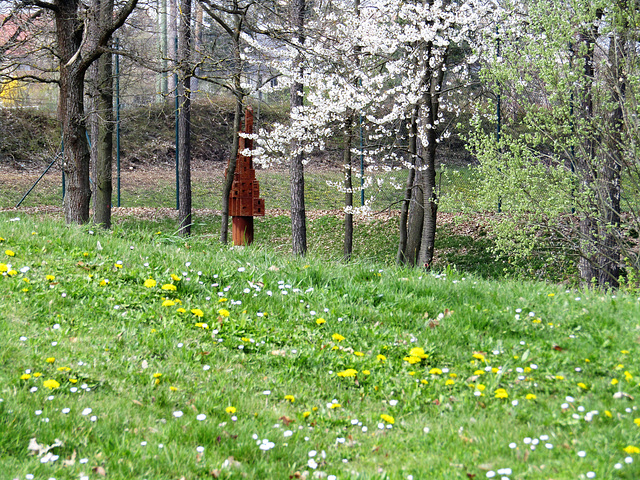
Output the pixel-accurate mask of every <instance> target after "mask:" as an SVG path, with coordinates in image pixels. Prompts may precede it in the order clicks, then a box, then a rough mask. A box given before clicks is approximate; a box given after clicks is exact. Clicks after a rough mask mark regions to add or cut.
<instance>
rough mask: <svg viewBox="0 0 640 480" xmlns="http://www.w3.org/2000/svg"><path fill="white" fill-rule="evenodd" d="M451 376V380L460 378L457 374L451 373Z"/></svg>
mask: <svg viewBox="0 0 640 480" xmlns="http://www.w3.org/2000/svg"><path fill="white" fill-rule="evenodd" d="M449 376H450V377H451V378H458V374H457V373H450V374H449Z"/></svg>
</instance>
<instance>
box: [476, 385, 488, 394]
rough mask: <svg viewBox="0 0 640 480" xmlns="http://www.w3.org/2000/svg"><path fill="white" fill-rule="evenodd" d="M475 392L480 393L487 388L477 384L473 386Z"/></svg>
mask: <svg viewBox="0 0 640 480" xmlns="http://www.w3.org/2000/svg"><path fill="white" fill-rule="evenodd" d="M475 388H476V390H480V391H481V392H484V391H485V389H486V388H487V387H486V386H485V385H483V384H481V383H479V384H477V385H476V386H475Z"/></svg>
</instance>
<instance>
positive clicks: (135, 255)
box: [0, 215, 640, 479]
mask: <svg viewBox="0 0 640 480" xmlns="http://www.w3.org/2000/svg"><path fill="white" fill-rule="evenodd" d="M8 218H9V217H7V216H6V215H3V216H2V217H0V236H2V237H4V240H3V241H2V244H1V245H0V246H1V251H2V252H4V251H5V250H7V249H10V250H13V251H14V252H15V254H16V255H15V257H9V256H6V255H5V254H4V253H0V255H2V256H3V257H4V258H3V259H2V260H1V261H2V262H4V263H10V264H12V266H13V267H14V268H15V269H16V270H18V269H19V268H21V267H24V266H28V267H30V269H29V270H28V271H26V272H25V273H20V272H18V273H16V274H15V275H14V276H4V277H3V278H0V308H1V311H2V317H3V319H2V320H1V321H0V398H2V400H3V401H2V402H1V403H0V471H2V472H7V473H8V474H9V475H11V476H10V477H8V478H14V477H16V478H20V479H22V478H25V475H26V474H27V473H31V474H34V475H35V476H36V478H49V477H55V478H58V479H60V478H79V477H80V476H81V474H83V473H84V474H86V475H89V476H90V478H99V477H100V475H99V472H98V467H100V468H103V469H104V470H105V472H106V474H107V478H128V479H130V478H136V479H138V478H140V479H142V478H153V479H165V478H166V479H178V478H181V477H184V478H186V479H191V478H211V476H212V475H213V476H215V475H219V476H220V478H231V477H234V478H235V476H236V475H237V474H239V473H244V474H246V477H247V478H256V479H257V478H287V477H288V476H290V475H294V474H295V472H304V471H309V472H314V471H322V472H326V473H327V474H329V475H336V476H337V478H351V477H358V478H382V477H383V476H384V475H387V476H388V478H408V476H409V475H413V478H469V477H468V475H470V476H473V475H476V478H484V477H485V476H486V473H487V472H488V471H493V472H497V471H498V469H503V468H510V469H511V471H512V473H511V474H508V473H504V471H502V472H503V473H502V476H506V477H508V478H527V479H538V478H540V479H542V478H544V479H547V478H556V479H559V478H580V476H581V475H586V474H587V473H588V472H594V473H595V474H596V478H628V479H632V478H638V477H639V476H640V470H639V468H638V461H636V462H634V463H630V464H628V463H625V461H624V458H625V457H631V458H632V459H633V458H635V457H636V456H637V455H635V454H627V453H625V452H624V451H623V449H624V448H625V447H628V446H640V428H639V427H638V426H637V425H636V424H635V423H634V419H635V418H636V417H640V414H638V413H637V412H636V411H635V408H636V407H635V405H636V403H637V402H636V401H635V400H634V399H633V398H632V397H635V396H637V394H638V385H637V376H638V375H640V372H639V371H638V369H637V365H636V362H635V359H636V358H637V355H638V349H639V348H640V347H638V344H637V341H636V340H637V329H638V328H640V327H638V325H637V319H638V318H639V317H640V301H639V299H637V298H632V297H628V296H623V295H621V296H619V297H617V298H616V297H612V296H610V295H601V294H596V293H593V292H577V291H570V292H565V291H564V290H562V289H559V288H557V287H550V286H548V285H544V284H535V283H519V282H509V281H503V282H499V283H498V282H489V281H485V280H481V279H479V278H473V277H467V278H465V277H463V276H462V275H459V274H456V273H455V272H448V273H447V274H445V275H427V276H424V275H423V274H421V272H419V271H409V270H397V269H394V268H387V267H384V268H382V267H381V266H380V264H373V263H367V262H365V261H361V262H354V263H353V264H350V265H349V266H345V265H342V264H339V263H337V262H333V261H331V260H328V259H327V257H326V256H324V257H323V256H321V255H310V256H309V257H308V258H306V259H294V258H290V257H287V256H282V255H280V254H277V252H276V251H274V250H273V249H271V248H267V247H261V246H258V245H257V246H256V247H255V248H249V249H245V250H242V251H238V250H228V249H226V248H221V247H220V246H218V245H217V244H216V243H215V241H214V240H212V239H211V238H210V237H207V236H195V237H193V238H190V239H189V240H188V243H187V244H185V243H184V241H183V240H180V239H177V238H174V237H171V236H166V235H165V234H162V233H161V234H156V232H155V231H154V230H149V229H146V230H145V229H143V228H139V229H122V228H120V229H117V230H116V231H115V232H114V233H101V232H96V234H90V233H89V231H88V229H86V228H79V227H73V228H68V227H64V226H62V225H60V224H58V223H56V222H51V221H37V222H34V221H32V220H31V219H28V218H23V219H22V220H20V221H16V222H8V221H7V220H8ZM117 262H122V268H119V267H116V266H115V265H116V264H117ZM172 273H173V274H176V275H178V276H179V277H180V278H181V280H179V281H175V280H172V279H171V277H170V275H171V274H172ZM46 275H54V276H55V280H47V279H46V277H45V276H46ZM148 278H154V279H155V280H157V282H158V285H157V286H155V287H153V288H146V287H145V286H143V283H144V281H145V280H146V279H148ZM25 279H28V280H29V282H26V281H25ZM107 279H108V280H109V282H108V283H107V284H106V285H102V286H101V285H100V284H101V283H105V282H102V281H103V280H107ZM200 282H202V283H200ZM163 284H175V285H176V288H177V290H176V291H167V290H161V289H160V285H163ZM310 289H312V290H310ZM283 291H286V292H287V294H286V295H285V294H283V293H284V292H283ZM269 292H271V295H270V294H269ZM220 295H222V296H223V297H221V296H220ZM163 298H170V299H173V300H176V299H180V300H181V301H182V304H181V305H182V307H183V308H185V309H186V311H185V312H184V313H180V312H179V311H178V308H180V304H177V305H174V306H162V303H163ZM221 298H226V299H227V300H226V301H222V302H220V299H221ZM238 301H239V302H241V303H238ZM220 308H225V309H227V310H228V311H229V312H230V316H229V317H224V316H222V315H221V314H219V312H218V311H219V309H220ZM518 308H520V309H522V312H520V313H516V312H517V310H516V309H518ZM192 309H201V310H202V313H203V317H202V318H200V317H198V316H196V315H195V314H194V313H192V312H191V310H192ZM312 312H316V313H315V314H313V313H312ZM446 312H449V313H450V314H449V315H445V316H444V317H443V318H441V319H440V320H439V322H437V323H439V325H438V326H435V322H431V325H432V326H434V327H435V328H430V327H429V319H431V320H433V319H436V318H437V317H438V316H439V314H445V313H446ZM529 312H533V316H529ZM196 313H199V312H197V311H196ZM223 313H224V312H223ZM263 314H264V315H263ZM518 315H519V317H518ZM320 317H322V318H324V319H325V320H326V323H320V324H318V323H317V320H318V319H319V318H320ZM197 322H206V323H207V326H208V327H209V328H202V327H198V326H196V325H195V324H196V323H197ZM214 329H215V330H217V332H216V331H215V330H214ZM334 333H339V334H341V335H342V336H344V337H345V339H344V340H342V341H337V340H335V339H333V338H332V335H333V334H334ZM21 337H25V338H21ZM54 342H55V344H54ZM240 347H242V348H240ZM336 347H337V348H336ZM412 347H422V348H424V350H425V351H426V352H427V354H428V355H429V357H428V358H427V359H425V360H422V361H421V362H419V363H417V364H413V365H412V364H409V363H408V362H407V361H405V360H403V359H404V358H405V357H407V355H408V354H409V351H410V349H411V348H412ZM623 351H624V352H628V353H623ZM355 352H362V354H363V355H362V356H359V355H356V353H355ZM474 353H475V354H476V357H478V358H474V357H473V355H474ZM480 354H482V356H484V360H482V357H481V355H480ZM378 355H384V356H385V357H386V361H384V362H383V361H380V360H379V359H378V357H377V356H378ZM47 358H55V361H54V363H47V362H46V359H47ZM587 359H588V360H589V361H588V362H587V361H586V360H587ZM205 365H208V366H210V368H209V369H206V370H205V368H206V367H204V366H205ZM59 367H63V371H59V370H58V369H57V368H59ZM64 367H69V368H70V371H68V372H67V371H64ZM347 368H353V369H355V370H357V372H358V374H357V377H356V378H350V377H346V378H341V377H338V376H337V375H336V373H337V372H341V371H344V370H345V369H347ZM434 368H437V369H440V371H441V372H442V373H440V371H438V370H432V369H434ZM491 368H494V369H495V370H494V371H491ZM447 369H448V370H447ZM518 369H521V370H518ZM27 370H30V374H33V373H35V372H39V373H42V375H41V376H40V377H37V378H36V377H35V376H32V377H31V378H29V379H26V380H22V379H20V376H21V375H23V374H24V373H25V372H26V371H27ZM365 370H368V371H369V372H370V373H369V374H368V375H367V374H365V373H364V371H365ZM478 370H483V371H485V370H488V371H486V372H485V373H484V374H480V373H476V372H477V371H478ZM430 372H431V373H430ZM625 372H629V373H627V374H626V378H627V379H628V381H627V380H625ZM155 373H161V374H162V376H160V377H158V379H157V380H158V383H157V384H156V381H155V379H154V374H155ZM614 378H615V379H617V380H618V381H619V383H618V384H617V385H612V383H611V381H612V379H614ZM47 379H55V380H56V381H58V382H59V383H60V387H59V388H57V389H55V390H51V391H49V390H48V389H47V388H46V387H45V386H44V380H47ZM73 380H77V382H76V383H72V381H73ZM422 381H424V382H426V383H423V382H422ZM447 381H449V382H447ZM447 383H450V384H449V385H447ZM578 383H583V384H584V385H583V386H579V385H578ZM83 385H85V388H84V389H83V388H82V386H83ZM33 387H37V390H36V391H34V392H31V389H33ZM170 387H175V388H176V390H175V391H173V390H172V389H171V388H170ZM483 387H484V389H483V390H482V392H481V391H480V389H482V388H483ZM583 387H584V388H583ZM74 388H75V389H77V391H76V392H73V391H72V389H74ZM498 388H504V389H506V392H507V394H508V398H506V399H500V398H495V394H496V391H497V389H498ZM266 390H268V391H270V394H269V395H265V394H264V392H265V391H266ZM622 391H624V392H625V394H628V395H629V396H627V397H623V398H621V399H614V394H615V393H616V392H622ZM476 392H477V393H476ZM480 394H482V396H476V395H480ZM528 394H529V395H535V396H536V399H535V400H534V399H529V400H527V399H526V396H527V395H528ZM286 395H292V396H293V397H294V399H295V401H294V402H291V401H288V400H286V399H285V396H286ZM49 396H51V397H49ZM567 396H571V397H573V398H574V401H568V400H567ZM48 398H50V399H48ZM396 400H397V403H396V402H395V401H396ZM515 400H517V404H516V405H514V404H513V403H512V402H513V401H515ZM334 401H335V402H337V403H339V404H340V407H339V408H331V406H330V405H331V403H332V402H334ZM563 404H565V405H564V408H563ZM230 406H233V407H235V408H236V409H237V411H236V412H235V420H234V418H232V414H230V413H227V412H226V410H225V409H226V408H227V407H230ZM64 408H68V409H70V410H69V413H64V412H63V409H64ZM86 408H91V409H92V411H91V413H89V414H88V415H83V414H82V412H83V410H84V409H86ZM583 408H584V411H583ZM594 410H597V411H598V413H597V414H591V415H589V416H587V418H589V420H590V421H587V418H585V415H586V414H587V412H593V411H594ZM40 411H41V413H38V412H40ZM65 411H66V410H65ZM175 412H182V416H179V415H180V414H178V413H175ZM304 412H310V415H309V416H308V417H306V418H305V413H304ZM607 412H609V413H607ZM198 414H204V415H206V419H205V420H202V421H200V420H198V419H197V415H198ZM381 414H387V415H391V416H392V417H393V418H394V420H395V423H394V424H393V426H392V428H387V426H386V425H388V423H386V422H384V421H383V420H382V419H381V417H380V415H381ZM93 415H95V421H92V418H91V417H92V416H93ZM176 415H178V416H176ZM574 417H575V418H574ZM379 423H381V424H382V425H381V426H382V427H383V428H382V429H379V428H378V424H379ZM363 427H367V429H366V430H367V431H363ZM254 435H255V438H254ZM543 435H547V436H548V438H545V437H542V436H543ZM34 437H35V438H36V439H37V441H38V442H39V443H40V444H43V445H50V444H52V443H53V442H54V440H55V439H56V438H57V439H60V440H61V441H62V443H63V445H62V446H60V447H56V448H55V449H54V450H53V452H54V453H55V454H56V455H59V456H60V458H59V459H58V460H57V461H55V462H54V463H51V462H49V463H45V464H43V463H41V461H40V460H39V459H38V458H37V457H35V456H29V455H28V451H27V446H28V445H29V439H30V438H34ZM525 437H531V438H535V439H537V440H538V441H540V443H539V444H538V445H537V448H536V449H535V451H532V450H531V447H530V445H529V444H525V443H524V441H523V439H524V438H525ZM256 438H257V439H258V441H261V440H263V439H268V440H269V441H270V442H273V443H274V446H273V448H271V449H269V450H266V451H262V450H260V449H259V447H258V446H257V440H256ZM142 442H146V445H143V444H142ZM512 442H513V443H515V448H510V446H509V444H510V443H512ZM546 443H548V444H550V445H552V448H547V447H545V444H546ZM160 445H162V448H160ZM200 446H201V447H204V451H203V452H198V451H197V447H200ZM313 451H316V452H317V454H316V456H315V457H313V460H314V461H315V462H316V463H317V464H318V465H317V468H316V469H315V470H314V469H312V468H311V467H309V465H308V462H309V459H310V458H311V457H310V455H311V454H312V453H313ZM580 451H584V452H585V455H586V456H585V457H584V458H583V457H580V456H579V455H578V454H577V452H580ZM322 452H324V455H323V453H322ZM230 456H233V457H234V459H235V462H238V463H235V462H227V466H226V467H225V466H223V465H224V462H225V460H227V459H228V458H229V457H230ZM72 459H73V461H71V460H72ZM80 459H86V461H87V463H81V462H80ZM63 460H68V461H69V465H67V466H63ZM616 463H619V464H620V466H621V468H620V469H616V468H615V464H616ZM92 469H93V470H92ZM500 477H501V475H500V474H499V475H497V478H500Z"/></svg>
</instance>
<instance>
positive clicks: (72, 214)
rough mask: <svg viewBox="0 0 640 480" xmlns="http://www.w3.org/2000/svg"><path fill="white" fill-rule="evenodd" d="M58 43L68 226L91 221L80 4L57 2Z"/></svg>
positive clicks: (60, 111) (60, 119) (66, 218)
mask: <svg viewBox="0 0 640 480" xmlns="http://www.w3.org/2000/svg"><path fill="white" fill-rule="evenodd" d="M56 5H57V10H56V12H55V13H56V15H55V19H56V39H57V43H58V55H59V56H60V99H59V103H58V120H59V122H60V123H61V125H62V136H63V139H64V162H63V164H62V168H63V170H64V173H65V177H66V182H67V184H66V193H65V197H64V215H65V220H66V222H67V223H86V222H88V221H89V199H90V197H91V190H90V187H89V158H90V157H89V146H88V145H87V139H86V129H85V124H84V74H85V71H86V68H88V65H87V66H86V67H85V68H84V70H83V69H82V63H81V62H80V61H78V60H75V61H74V55H76V52H78V51H79V50H80V47H81V45H82V40H83V24H82V21H81V20H80V19H79V17H78V8H79V6H80V2H79V0H68V1H64V2H63V1H58V2H57V4H56Z"/></svg>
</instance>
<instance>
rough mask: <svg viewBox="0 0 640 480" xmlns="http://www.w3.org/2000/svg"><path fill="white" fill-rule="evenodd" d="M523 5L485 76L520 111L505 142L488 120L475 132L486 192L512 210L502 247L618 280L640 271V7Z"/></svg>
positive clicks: (588, 280)
mask: <svg viewBox="0 0 640 480" xmlns="http://www.w3.org/2000/svg"><path fill="white" fill-rule="evenodd" d="M514 5H520V6H522V4H519V3H515V4H514ZM522 12H523V14H522V15H521V16H512V15H508V14H505V18H504V20H503V22H504V25H505V28H504V29H503V30H504V33H503V34H502V36H503V41H502V42H501V45H503V47H504V48H503V49H502V50H503V51H502V55H501V57H500V58H499V59H497V58H496V59H495V61H492V62H490V63H489V64H488V65H486V68H485V70H484V73H483V75H484V76H485V78H486V79H487V80H491V81H494V82H496V83H499V84H500V85H501V89H502V91H503V92H504V93H503V97H506V98H507V99H508V100H510V103H511V104H513V105H521V109H520V110H519V111H516V114H515V115H510V116H508V117H507V119H506V120H508V121H507V122H505V123H504V125H503V129H502V132H503V134H502V135H501V140H500V143H499V144H498V145H497V146H496V145H495V144H494V143H495V142H494V141H493V139H492V138H491V139H490V138H488V136H487V134H486V132H484V131H483V128H482V126H481V123H482V121H483V120H481V118H480V117H479V118H478V119H477V120H476V123H477V128H476V131H475V134H474V137H473V138H472V143H473V145H474V149H475V151H476V152H478V157H479V159H480V161H481V168H482V173H483V175H484V179H485V183H484V195H483V197H484V198H485V199H486V200H490V201H495V196H496V195H495V192H498V191H499V192H500V193H501V195H502V198H503V199H504V202H503V209H504V210H505V211H507V212H508V215H505V216H504V217H503V218H500V222H499V223H497V224H496V225H495V232H496V233H497V243H498V246H499V248H500V250H501V251H502V252H504V253H506V254H508V255H510V256H512V257H514V258H516V259H527V258H528V257H529V256H530V255H531V254H532V252H535V253H536V254H537V255H539V254H541V253H544V254H545V257H546V259H547V262H549V264H551V265H563V266H571V265H573V267H574V268H576V267H577V270H578V272H579V274H580V277H581V279H582V282H583V283H584V284H586V285H597V286H601V287H607V286H609V287H615V286H617V285H618V282H619V279H620V277H621V276H622V275H623V273H624V272H623V271H622V270H621V267H622V266H623V265H622V263H623V262H625V263H626V266H625V267H626V269H627V271H635V272H637V271H638V269H639V268H640V258H639V256H638V253H637V250H636V249H635V246H634V245H635V241H634V240H633V239H632V238H630V236H629V235H630V232H631V233H632V232H633V231H634V230H635V231H638V229H639V228H640V222H639V221H638V218H639V217H638V214H639V213H640V212H639V208H638V203H637V201H634V199H633V197H632V196H631V195H628V194H629V193H630V192H632V191H634V189H637V188H638V186H640V171H639V168H638V163H637V160H636V159H637V158H638V145H639V141H640V136H639V133H638V128H637V123H636V120H635V119H636V118H637V115H638V103H637V98H639V97H638V85H639V84H640V83H639V80H640V68H639V67H640V65H639V64H638V56H637V53H636V50H635V47H632V46H633V45H636V44H637V38H638V33H639V31H638V27H637V25H638V22H637V18H638V14H639V13H640V11H639V9H638V7H637V5H636V4H632V3H631V2H626V1H624V0H621V1H617V2H613V3H611V2H604V1H600V0H589V1H587V2H583V1H566V2H547V1H532V2H526V9H523V10H522ZM567 12H569V14H567ZM543 38H544V42H542V41H541V39H543ZM489 108H494V107H493V106H490V107H489ZM623 181H624V182H625V183H626V185H627V186H628V188H627V190H626V192H627V195H628V196H627V197H626V198H625V196H624V195H623V194H624V193H625V191H624V190H623V189H622V185H623ZM565 268H566V267H565Z"/></svg>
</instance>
